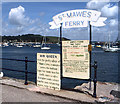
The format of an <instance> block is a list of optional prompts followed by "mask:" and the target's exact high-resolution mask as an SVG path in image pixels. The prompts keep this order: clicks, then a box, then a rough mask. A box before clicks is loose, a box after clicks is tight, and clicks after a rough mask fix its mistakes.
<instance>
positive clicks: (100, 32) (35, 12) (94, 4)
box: [2, 0, 119, 41]
mask: <svg viewBox="0 0 120 104" xmlns="http://www.w3.org/2000/svg"><path fill="white" fill-rule="evenodd" d="M107 1H108V2H99V0H90V1H89V2H2V35H6V36H9V35H10V36H15V35H22V34H40V35H44V36H59V34H60V30H59V29H50V25H49V22H51V21H53V19H52V17H53V16H55V15H57V14H59V13H62V12H65V11H68V10H75V9H89V10H97V11H100V12H101V16H102V17H107V20H106V21H105V24H106V25H105V26H103V27H93V26H92V40H97V41H108V40H109V39H110V41H115V40H116V38H117V37H118V14H119V13H118V2H109V0H107ZM62 30H63V31H62V33H63V37H66V38H68V39H71V40H87V39H89V27H79V28H70V29H65V28H63V29H62Z"/></svg>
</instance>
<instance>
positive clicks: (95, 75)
mask: <svg viewBox="0 0 120 104" xmlns="http://www.w3.org/2000/svg"><path fill="white" fill-rule="evenodd" d="M93 82H94V92H93V97H95V98H96V97H97V94H96V85H97V61H94V80H93Z"/></svg>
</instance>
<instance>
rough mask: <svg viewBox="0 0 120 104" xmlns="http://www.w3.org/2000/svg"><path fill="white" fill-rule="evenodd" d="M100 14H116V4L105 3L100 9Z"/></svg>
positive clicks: (110, 15)
mask: <svg viewBox="0 0 120 104" xmlns="http://www.w3.org/2000/svg"><path fill="white" fill-rule="evenodd" d="M101 12H102V15H104V16H107V17H113V16H116V15H117V14H118V6H112V7H111V5H110V4H107V5H105V6H104V7H103V8H102V9H101Z"/></svg>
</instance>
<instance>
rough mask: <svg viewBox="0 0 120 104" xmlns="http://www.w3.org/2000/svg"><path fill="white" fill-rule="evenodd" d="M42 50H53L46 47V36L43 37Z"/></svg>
mask: <svg viewBox="0 0 120 104" xmlns="http://www.w3.org/2000/svg"><path fill="white" fill-rule="evenodd" d="M41 49H42V50H50V49H51V47H49V46H47V45H46V37H45V36H44V37H43V42H42V45H41Z"/></svg>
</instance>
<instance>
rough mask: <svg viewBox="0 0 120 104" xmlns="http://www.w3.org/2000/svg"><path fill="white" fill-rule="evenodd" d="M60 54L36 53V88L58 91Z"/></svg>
mask: <svg viewBox="0 0 120 104" xmlns="http://www.w3.org/2000/svg"><path fill="white" fill-rule="evenodd" d="M60 82H61V81H60V54H52V53H37V86H40V87H44V88H49V89H54V90H60Z"/></svg>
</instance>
